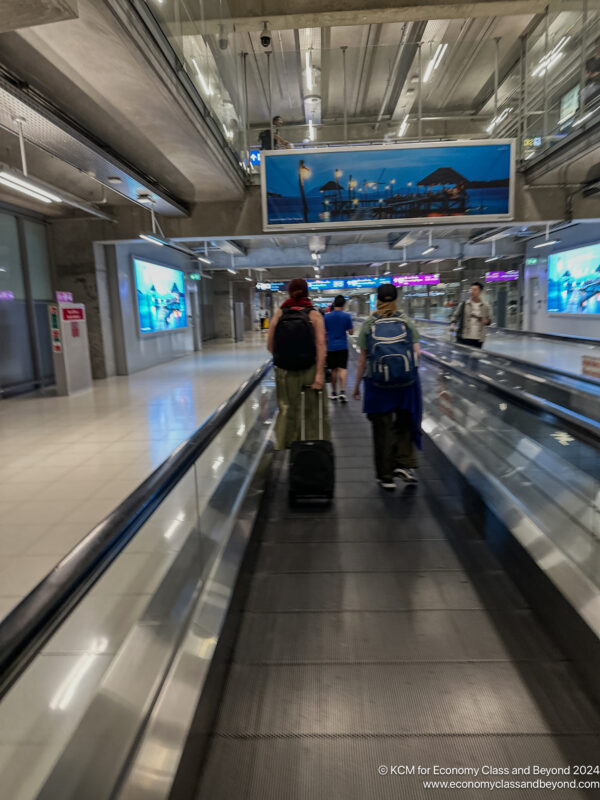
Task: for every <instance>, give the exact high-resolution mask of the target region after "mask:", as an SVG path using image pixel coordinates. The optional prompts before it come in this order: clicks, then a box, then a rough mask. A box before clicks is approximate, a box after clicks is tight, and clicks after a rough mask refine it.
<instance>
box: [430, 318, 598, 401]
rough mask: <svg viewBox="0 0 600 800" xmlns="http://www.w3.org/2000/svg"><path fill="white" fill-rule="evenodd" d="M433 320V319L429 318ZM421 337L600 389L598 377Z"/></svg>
mask: <svg viewBox="0 0 600 800" xmlns="http://www.w3.org/2000/svg"><path fill="white" fill-rule="evenodd" d="M429 321H431V320H429ZM434 324H439V325H446V324H447V323H445V322H439V323H438V322H436V321H435V320H434ZM419 337H420V339H421V340H423V339H425V340H430V341H434V342H439V343H440V344H446V345H452V347H459V348H462V349H463V351H464V352H465V353H466V352H467V351H468V352H469V354H470V355H471V356H474V357H475V358H483V357H485V358H490V359H498V360H504V361H510V362H512V363H514V364H517V365H518V366H520V367H526V368H527V369H528V370H530V371H531V372H534V371H536V370H537V371H538V372H540V373H543V374H544V377H546V379H547V380H549V381H550V382H553V381H552V376H553V375H558V376H560V377H561V378H568V379H569V380H571V381H580V382H581V383H588V384H589V385H590V386H593V387H595V388H596V389H600V380H598V378H592V377H591V375H581V374H578V373H576V372H565V370H563V369H556V368H555V367H546V366H544V365H543V364H535V363H534V362H533V361H527V360H526V359H525V358H519V357H518V356H512V355H507V354H504V353H495V352H494V351H493V350H475V349H474V348H472V347H469V346H468V345H465V344H460V343H459V342H448V341H444V339H436V338H435V336H434V337H431V336H427V334H426V333H422V332H421V333H420V334H419Z"/></svg>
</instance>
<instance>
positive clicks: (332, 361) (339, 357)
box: [327, 350, 348, 369]
mask: <svg viewBox="0 0 600 800" xmlns="http://www.w3.org/2000/svg"><path fill="white" fill-rule="evenodd" d="M327 366H328V367H329V369H346V368H347V367H348V351H347V350H330V351H329V352H328V353H327Z"/></svg>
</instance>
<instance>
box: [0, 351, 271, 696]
mask: <svg viewBox="0 0 600 800" xmlns="http://www.w3.org/2000/svg"><path fill="white" fill-rule="evenodd" d="M271 369H272V362H271V361H269V362H267V363H265V364H264V365H263V366H262V367H260V368H259V369H257V370H256V371H255V372H254V373H253V374H252V376H251V377H250V378H249V379H248V380H247V381H245V382H244V383H243V384H242V385H241V386H240V387H239V388H238V389H237V390H236V392H234V394H233V395H232V396H231V397H230V398H229V399H228V400H227V401H226V402H224V403H223V404H222V405H221V406H219V407H218V408H217V409H216V410H215V411H214V412H213V413H212V414H211V416H209V417H208V419H206V421H205V422H204V423H203V424H202V426H201V427H200V428H199V429H198V430H197V431H196V432H195V433H194V434H193V435H192V436H191V437H190V438H189V439H188V440H187V441H186V442H185V443H183V444H181V445H180V446H179V447H178V448H177V449H176V450H175V451H174V452H173V453H172V454H171V455H170V456H169V457H168V458H167V459H166V460H165V461H164V462H163V463H162V464H161V465H160V466H159V467H158V468H157V469H156V470H155V471H154V472H153V473H152V474H151V475H150V476H149V477H148V478H147V479H146V480H145V481H143V483H141V484H140V485H139V486H138V488H137V489H136V490H135V491H134V492H132V493H131V494H130V495H129V496H128V497H127V498H126V499H125V500H124V501H123V502H122V503H121V504H120V505H119V506H117V508H115V510H114V511H113V512H112V513H111V514H109V515H108V516H107V517H106V518H105V519H104V520H102V522H100V523H99V524H98V525H96V527H95V528H93V529H92V530H91V531H90V533H88V535H87V536H86V537H85V538H84V539H83V540H82V541H81V542H80V543H79V544H78V545H77V546H76V547H75V548H74V549H73V550H72V551H71V552H70V553H68V554H67V555H66V556H65V557H64V558H63V559H62V560H61V561H60V562H59V563H58V564H57V565H56V566H55V567H54V569H53V570H52V571H51V572H50V573H49V574H48V575H47V576H46V577H45V578H44V579H43V580H42V581H41V582H40V583H39V584H38V585H37V586H36V587H35V588H34V589H33V590H32V591H31V592H30V593H29V594H28V595H27V596H26V597H25V598H24V599H23V600H22V601H21V602H20V603H19V604H18V605H17V606H16V608H14V610H13V611H12V612H11V613H9V614H8V616H7V617H6V618H5V619H4V620H3V621H2V623H0V699H1V698H2V697H3V696H4V694H5V693H6V692H7V690H8V689H9V688H10V686H11V685H12V683H13V682H14V681H15V680H16V678H17V677H18V676H19V675H20V674H21V673H22V672H23V670H24V669H25V667H26V666H27V664H28V663H29V662H30V661H31V659H32V658H33V657H34V656H35V655H36V654H37V653H38V652H39V651H40V650H41V648H42V647H43V645H44V644H45V642H46V641H47V640H48V639H49V638H50V636H51V635H52V633H53V632H54V631H55V630H56V629H57V627H58V626H59V625H60V623H61V622H62V621H63V620H64V619H65V618H66V616H67V615H68V614H69V613H70V611H72V610H73V609H74V608H75V606H76V605H77V604H78V603H79V602H80V600H81V599H82V598H83V597H84V596H85V595H86V593H87V592H88V591H89V590H90V588H91V587H92V586H93V585H94V584H95V583H96V581H98V579H99V578H100V577H101V576H102V575H103V574H104V573H105V572H106V570H107V569H108V567H109V566H110V565H111V564H112V563H113V562H114V561H115V559H116V558H117V556H118V555H119V554H120V553H121V552H122V550H123V549H124V548H125V546H126V545H127V544H128V543H129V542H130V541H131V540H132V539H133V537H134V536H135V535H136V533H137V532H138V531H139V530H140V528H141V527H142V525H143V524H144V522H146V520H148V518H149V517H150V516H151V515H152V514H153V512H154V511H155V510H156V509H157V507H158V506H159V505H160V503H161V502H162V501H163V500H164V499H165V497H166V496H167V495H168V494H169V492H170V491H171V490H172V489H173V488H174V487H175V486H176V484H177V483H178V481H179V480H180V479H181V478H182V477H183V476H184V475H185V474H186V472H187V471H188V470H189V469H190V467H191V466H192V465H193V464H194V463H195V462H196V461H197V460H198V458H199V457H200V456H201V455H202V453H203V452H204V451H205V450H206V449H207V448H208V446H209V445H210V444H211V442H212V441H213V440H214V439H215V438H216V436H217V435H218V434H219V432H220V431H221V430H222V429H223V427H224V426H225V424H226V423H227V422H228V421H229V420H230V419H231V418H232V417H233V415H234V414H235V413H236V412H237V411H238V410H239V409H240V408H241V406H242V405H243V403H244V402H245V401H246V400H247V399H248V398H249V397H250V395H251V394H252V392H253V391H254V390H255V389H256V388H257V387H258V385H259V384H260V383H261V381H262V380H263V379H264V378H265V376H266V375H267V373H268V372H269V371H270V370H271Z"/></svg>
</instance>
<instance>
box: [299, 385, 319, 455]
mask: <svg viewBox="0 0 600 800" xmlns="http://www.w3.org/2000/svg"><path fill="white" fill-rule="evenodd" d="M309 388H310V387H309ZM322 438H323V390H322V389H319V439H322ZM300 441H302V442H305V441H306V401H305V390H304V389H303V390H302V392H301V394H300Z"/></svg>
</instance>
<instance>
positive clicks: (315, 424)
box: [275, 366, 331, 450]
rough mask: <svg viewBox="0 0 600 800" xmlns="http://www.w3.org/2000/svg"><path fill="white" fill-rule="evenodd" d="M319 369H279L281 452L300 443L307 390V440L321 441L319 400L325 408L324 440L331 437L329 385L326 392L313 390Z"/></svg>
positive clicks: (276, 432) (276, 384) (277, 432)
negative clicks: (293, 443) (302, 398)
mask: <svg viewBox="0 0 600 800" xmlns="http://www.w3.org/2000/svg"><path fill="white" fill-rule="evenodd" d="M315 373H316V367H314V366H313V367H310V368H309V369H305V370H302V371H300V372H290V371H288V370H286V369H280V368H279V367H275V388H276V390H277V405H278V407H279V414H278V415H277V422H276V423H275V435H276V438H277V443H276V448H277V450H285V449H286V448H288V447H289V446H290V445H291V444H292V442H297V441H299V440H300V395H301V393H302V390H303V389H304V393H305V394H304V401H305V437H306V439H319V438H320V437H319V398H320V401H321V403H322V406H323V439H327V440H329V439H330V438H331V430H330V427H329V406H328V404H327V392H326V391H325V386H324V387H323V391H322V392H317V391H315V390H314V389H310V388H307V387H310V385H311V384H312V383H313V381H314V379H315Z"/></svg>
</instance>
